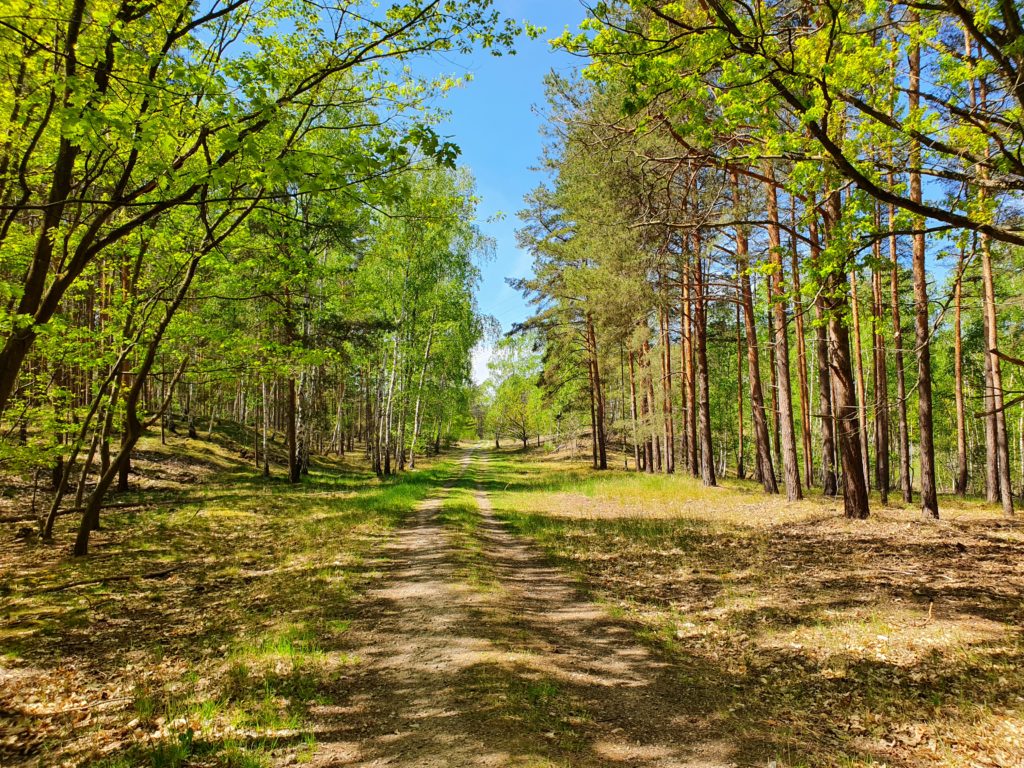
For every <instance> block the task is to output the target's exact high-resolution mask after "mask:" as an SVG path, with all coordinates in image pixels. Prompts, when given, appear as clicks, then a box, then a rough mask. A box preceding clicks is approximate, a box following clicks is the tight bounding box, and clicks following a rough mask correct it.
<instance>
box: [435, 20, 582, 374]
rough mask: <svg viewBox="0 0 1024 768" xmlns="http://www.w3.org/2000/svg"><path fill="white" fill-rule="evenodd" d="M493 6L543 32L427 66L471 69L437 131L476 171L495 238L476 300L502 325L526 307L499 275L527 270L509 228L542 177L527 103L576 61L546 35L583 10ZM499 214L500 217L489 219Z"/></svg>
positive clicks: (536, 120)
mask: <svg viewBox="0 0 1024 768" xmlns="http://www.w3.org/2000/svg"><path fill="white" fill-rule="evenodd" d="M495 6H496V7H497V9H498V10H499V11H501V12H502V13H503V14H505V15H506V16H511V17H513V18H515V19H517V20H520V21H522V20H526V21H529V22H530V23H531V24H535V25H538V26H543V27H547V31H546V32H545V33H544V34H542V35H541V36H540V37H539V38H537V39H536V40H528V39H526V38H525V37H524V38H523V39H522V40H521V41H520V43H519V44H518V45H517V46H516V50H517V53H516V55H515V56H503V57H500V58H498V57H494V56H491V55H490V54H488V53H486V52H480V53H476V54H473V55H472V56H468V57H463V56H457V57H450V58H443V59H442V58H436V59H435V60H434V61H433V62H432V67H433V66H436V67H437V68H438V71H439V72H446V73H450V74H453V75H463V74H465V73H466V72H471V73H472V75H473V81H472V82H470V83H469V84H467V85H466V86H465V87H464V88H461V89H459V90H457V91H455V92H454V93H452V94H451V95H450V96H449V97H448V98H447V99H445V101H444V103H443V104H442V106H443V108H444V109H446V110H448V111H450V112H451V118H450V119H449V120H448V121H447V122H446V123H445V124H444V125H442V126H441V127H440V128H439V131H440V132H441V133H443V134H445V135H447V136H451V137H452V139H453V140H454V141H455V143H457V144H458V145H459V146H460V147H461V149H462V156H461V157H460V163H461V164H462V165H465V166H466V167H468V168H470V169H471V170H472V171H473V174H474V175H475V176H476V181H477V190H478V192H479V194H480V196H481V198H482V203H481V205H480V227H481V229H482V230H483V231H484V232H485V233H486V234H487V235H489V236H491V237H492V238H494V240H495V241H496V243H497V255H496V258H495V259H494V260H493V261H491V262H489V263H486V264H483V265H482V267H483V283H482V285H481V287H480V292H479V295H478V301H479V304H480V310H481V311H482V312H483V313H485V314H489V315H493V316H494V317H496V318H497V319H498V321H499V322H500V323H501V325H502V328H503V329H504V330H508V329H509V328H510V327H511V326H512V324H513V323H514V322H516V321H518V320H522V319H524V318H525V317H526V316H527V315H528V313H529V310H528V308H527V306H526V304H525V303H524V302H523V299H522V297H521V296H520V295H519V293H518V292H517V291H514V290H513V289H512V288H510V287H508V285H506V284H505V278H506V277H522V276H525V275H528V274H529V273H530V265H531V259H530V256H529V254H527V253H525V252H522V251H520V250H519V249H518V248H517V247H516V239H515V230H516V228H517V227H518V226H519V222H518V220H517V219H516V212H517V211H519V210H520V209H521V208H522V207H523V196H524V195H525V194H526V193H527V192H529V191H530V190H531V189H533V187H535V186H537V184H538V183H540V181H541V180H542V179H543V176H542V174H540V173H539V172H537V171H531V170H530V169H531V168H532V167H534V166H536V165H537V159H538V157H539V156H540V152H541V145H542V139H541V136H540V133H539V129H540V126H541V122H542V120H541V118H540V117H539V116H538V115H537V113H536V112H535V110H534V109H533V108H534V106H542V105H543V104H544V83H543V80H544V75H545V74H547V73H548V71H550V70H552V69H556V70H559V71H570V70H572V69H574V68H577V67H579V66H580V65H581V64H582V63H583V62H582V61H581V60H580V59H579V58H577V57H573V56H570V55H568V54H566V53H564V52H562V51H552V50H551V46H550V44H549V42H548V41H549V40H551V38H553V37H557V36H558V35H560V34H561V33H562V30H564V29H565V27H567V26H568V27H570V28H571V29H573V30H575V29H576V28H577V26H578V24H579V22H580V21H581V20H582V19H583V18H584V16H585V13H586V12H585V10H584V8H583V6H582V5H581V4H580V3H579V2H578V0H497V2H496V3H495ZM499 213H504V218H503V219H501V220H500V221H493V220H492V219H494V217H495V216H496V215H497V214H499ZM487 357H488V352H487V350H486V349H482V350H479V351H478V352H477V353H476V354H475V355H474V360H473V369H474V373H473V377H474V379H475V380H476V381H478V382H479V381H483V379H484V378H486V377H487Z"/></svg>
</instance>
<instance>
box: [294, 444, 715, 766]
mask: <svg viewBox="0 0 1024 768" xmlns="http://www.w3.org/2000/svg"><path fill="white" fill-rule="evenodd" d="M486 471H487V457H486V456H485V455H484V454H483V453H477V452H474V451H467V452H466V454H465V455H464V457H463V459H462V463H461V470H460V472H459V473H458V474H457V476H453V477H451V478H450V479H449V480H448V481H447V482H446V483H445V485H444V486H443V487H441V488H438V489H437V490H436V491H435V492H434V493H432V494H431V496H430V497H429V498H428V499H427V500H426V501H425V502H423V503H422V504H421V506H420V507H419V510H418V513H417V515H416V517H415V518H414V519H413V520H412V521H411V522H410V523H409V524H408V525H407V526H406V527H404V528H403V529H402V530H400V531H399V532H398V534H397V535H396V537H395V539H394V540H393V541H392V542H391V543H390V544H389V545H388V547H387V548H386V551H385V553H384V555H385V559H384V562H383V563H382V565H381V570H382V576H381V578H380V579H379V583H378V584H377V585H376V586H375V587H374V588H371V589H370V590H369V591H368V592H367V593H366V595H365V596H364V598H363V599H362V600H361V601H360V603H358V604H357V605H356V606H354V610H355V613H354V616H353V622H352V627H351V630H350V633H349V636H348V640H349V645H350V648H349V652H350V653H351V654H352V655H353V656H354V657H355V658H356V659H357V662H356V663H355V664H354V665H353V666H352V667H351V673H350V674H348V675H347V676H346V677H345V678H344V679H343V680H342V681H340V682H339V690H338V691H337V694H338V695H337V696H336V697H335V698H336V700H337V701H340V702H341V703H340V704H335V705H331V706H322V707H319V708H318V709H317V710H316V711H315V715H316V717H317V719H318V723H319V725H318V728H317V750H316V754H315V757H314V759H313V765H316V766H409V768H412V767H413V766H417V767H427V768H432V767H434V766H437V767H438V768H440V767H441V766H452V767H457V766H521V767H522V768H527V767H528V766H531V767H534V768H541V767H542V766H564V765H571V766H608V765H613V766H638V767H639V766H651V767H655V766H657V767H665V768H667V767H668V766H693V767H694V768H696V767H697V766H702V767H707V768H710V767H711V766H716V767H717V766H729V765H733V763H732V762H731V761H730V760H729V759H728V752H729V750H728V748H727V746H726V745H723V744H721V743H716V742H714V741H711V740H708V739H707V738H706V736H707V735H706V734H703V735H702V734H701V733H700V732H699V728H697V727H695V721H694V720H688V719H687V718H686V717H684V716H682V715H680V714H679V711H680V707H679V702H680V699H681V698H685V697H686V692H685V691H684V690H681V686H682V685H683V684H682V683H681V682H680V680H679V677H678V675H673V673H672V671H671V670H670V668H669V667H667V666H666V665H665V664H664V663H662V662H660V661H659V660H658V659H657V658H656V656H655V655H654V654H652V653H651V652H650V651H649V650H648V649H646V648H645V647H643V646H642V645H640V644H638V643H637V641H636V640H635V638H634V637H633V635H632V633H631V632H630V630H629V629H628V628H626V627H625V626H623V625H622V624H621V623H619V622H616V621H615V620H613V619H612V618H611V617H610V616H609V615H608V613H607V611H605V610H604V609H603V608H601V607H600V606H598V605H596V604H594V603H592V602H589V601H587V600H585V599H582V598H581V597H580V596H579V594H578V590H577V589H576V588H575V587H574V586H573V585H572V582H571V580H570V579H569V577H568V576H567V575H565V574H564V573H562V572H561V571H560V570H558V569H557V568H553V567H552V566H550V565H549V564H547V563H545V562H544V560H543V559H542V558H541V557H540V556H539V555H538V554H537V553H536V552H535V551H534V550H533V549H532V548H531V547H530V546H528V545H527V544H525V543H524V542H522V541H520V540H518V539H517V538H516V537H514V536H512V535H511V534H509V533H508V532H507V531H506V530H505V529H504V527H503V526H502V525H501V523H499V522H498V521H497V520H496V519H495V518H494V516H493V514H492V511H491V506H490V503H489V501H488V498H487V496H486V494H485V493H484V492H483V491H482V490H481V489H480V486H479V484H478V483H479V481H480V478H481V477H482V476H484V475H485V473H486ZM459 486H461V487H462V488H466V489H470V492H471V493H472V496H473V498H474V499H475V501H476V504H477V506H478V508H479V513H480V520H479V527H478V529H477V532H476V536H475V540H476V543H477V547H478V551H477V552H476V556H477V557H478V558H479V560H480V561H481V562H480V568H483V569H484V570H485V571H486V573H487V574H488V577H487V579H486V580H485V581H484V582H482V583H481V582H480V580H473V579H468V578H467V577H466V573H465V569H462V568H460V562H464V554H465V553H464V552H460V548H464V547H465V546H466V544H465V541H463V540H460V539H459V537H457V536H455V535H454V534H453V532H452V530H451V528H449V527H447V526H445V525H444V523H443V521H442V520H440V519H439V516H440V515H441V513H442V510H443V508H444V504H445V500H446V499H448V498H450V497H451V495H452V494H453V493H454V492H455V490H454V489H455V488H457V487H459ZM478 570H479V568H478ZM690 711H692V709H691V710H690Z"/></svg>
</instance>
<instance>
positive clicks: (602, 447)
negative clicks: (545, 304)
mask: <svg viewBox="0 0 1024 768" xmlns="http://www.w3.org/2000/svg"><path fill="white" fill-rule="evenodd" d="M587 328H588V331H589V333H590V354H591V365H592V366H593V369H594V402H595V406H596V410H595V414H594V416H595V419H596V420H597V432H596V440H597V468H598V469H608V445H607V440H606V439H605V433H604V422H605V408H604V387H602V386H601V359H600V356H599V355H598V349H597V332H596V331H595V330H594V320H593V318H592V317H590V316H589V315H588V316H587Z"/></svg>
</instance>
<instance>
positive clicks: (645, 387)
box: [639, 339, 654, 474]
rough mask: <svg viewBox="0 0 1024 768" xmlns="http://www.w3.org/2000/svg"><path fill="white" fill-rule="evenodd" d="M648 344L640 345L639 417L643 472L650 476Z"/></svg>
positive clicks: (650, 390)
mask: <svg viewBox="0 0 1024 768" xmlns="http://www.w3.org/2000/svg"><path fill="white" fill-rule="evenodd" d="M649 349H650V344H648V342H647V340H646V339H645V340H644V342H643V343H642V344H641V345H640V366H639V367H640V389H641V395H642V398H641V410H640V413H641V416H642V419H643V430H644V470H645V471H646V472H647V473H648V474H651V473H653V472H654V441H653V440H652V439H651V411H652V409H653V406H654V403H653V402H652V398H651V392H652V389H651V387H650V386H649V384H650V378H651V376H650V363H649V360H650V358H649V356H648V351H649Z"/></svg>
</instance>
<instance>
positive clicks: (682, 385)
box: [679, 264, 693, 470]
mask: <svg viewBox="0 0 1024 768" xmlns="http://www.w3.org/2000/svg"><path fill="white" fill-rule="evenodd" d="M685 280H686V268H685V266H683V265H682V264H680V267H679V298H680V306H679V410H680V414H679V416H680V419H679V461H680V463H681V464H682V467H683V469H684V470H685V469H686V468H687V467H688V466H689V463H690V440H692V439H693V437H692V435H691V434H690V428H689V427H690V412H689V399H688V398H687V396H686V390H687V389H688V388H689V386H690V382H689V381H687V372H686V335H687V333H688V331H687V320H686V315H687V313H688V311H689V310H688V308H687V306H686V289H685V287H684V281H685Z"/></svg>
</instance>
